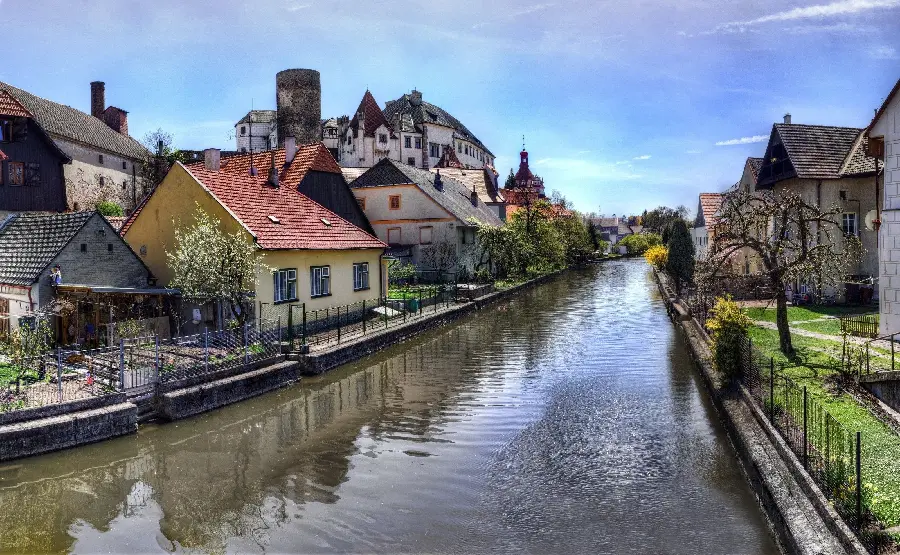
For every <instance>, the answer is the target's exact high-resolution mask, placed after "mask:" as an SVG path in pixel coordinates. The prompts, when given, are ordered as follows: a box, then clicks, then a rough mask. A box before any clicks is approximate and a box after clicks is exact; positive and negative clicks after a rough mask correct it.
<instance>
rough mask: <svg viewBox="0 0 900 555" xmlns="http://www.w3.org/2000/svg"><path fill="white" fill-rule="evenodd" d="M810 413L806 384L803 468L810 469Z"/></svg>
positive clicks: (804, 396) (804, 390) (804, 393)
mask: <svg viewBox="0 0 900 555" xmlns="http://www.w3.org/2000/svg"><path fill="white" fill-rule="evenodd" d="M808 413H809V402H808V401H807V395H806V386H805V385H804V386H803V468H805V469H807V470H808V469H809V441H808V438H807V435H806V434H807V431H808V427H807V417H808Z"/></svg>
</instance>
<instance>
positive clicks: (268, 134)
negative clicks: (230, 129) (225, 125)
mask: <svg viewBox="0 0 900 555" xmlns="http://www.w3.org/2000/svg"><path fill="white" fill-rule="evenodd" d="M277 114H278V112H276V111H275V110H250V111H249V112H247V115H245V116H244V117H242V118H241V119H240V120H238V122H237V123H235V124H234V139H235V143H236V144H235V147H236V148H237V151H238V152H249V151H251V150H253V151H256V152H258V151H260V150H269V149H270V148H275V147H276V146H277V145H278V125H277V119H276V118H277Z"/></svg>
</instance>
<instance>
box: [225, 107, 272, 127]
mask: <svg viewBox="0 0 900 555" xmlns="http://www.w3.org/2000/svg"><path fill="white" fill-rule="evenodd" d="M251 117H252V118H253V123H272V122H273V121H275V118H277V117H278V112H276V111H275V110H250V111H249V112H247V115H246V116H244V117H242V118H241V120H240V121H238V122H237V123H236V124H235V125H240V124H242V123H249V122H250V118H251Z"/></svg>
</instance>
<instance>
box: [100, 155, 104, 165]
mask: <svg viewBox="0 0 900 555" xmlns="http://www.w3.org/2000/svg"><path fill="white" fill-rule="evenodd" d="M100 163H101V164H102V163H103V155H102V154H101V155H100Z"/></svg>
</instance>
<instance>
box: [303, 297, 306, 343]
mask: <svg viewBox="0 0 900 555" xmlns="http://www.w3.org/2000/svg"><path fill="white" fill-rule="evenodd" d="M303 345H306V303H303Z"/></svg>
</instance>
